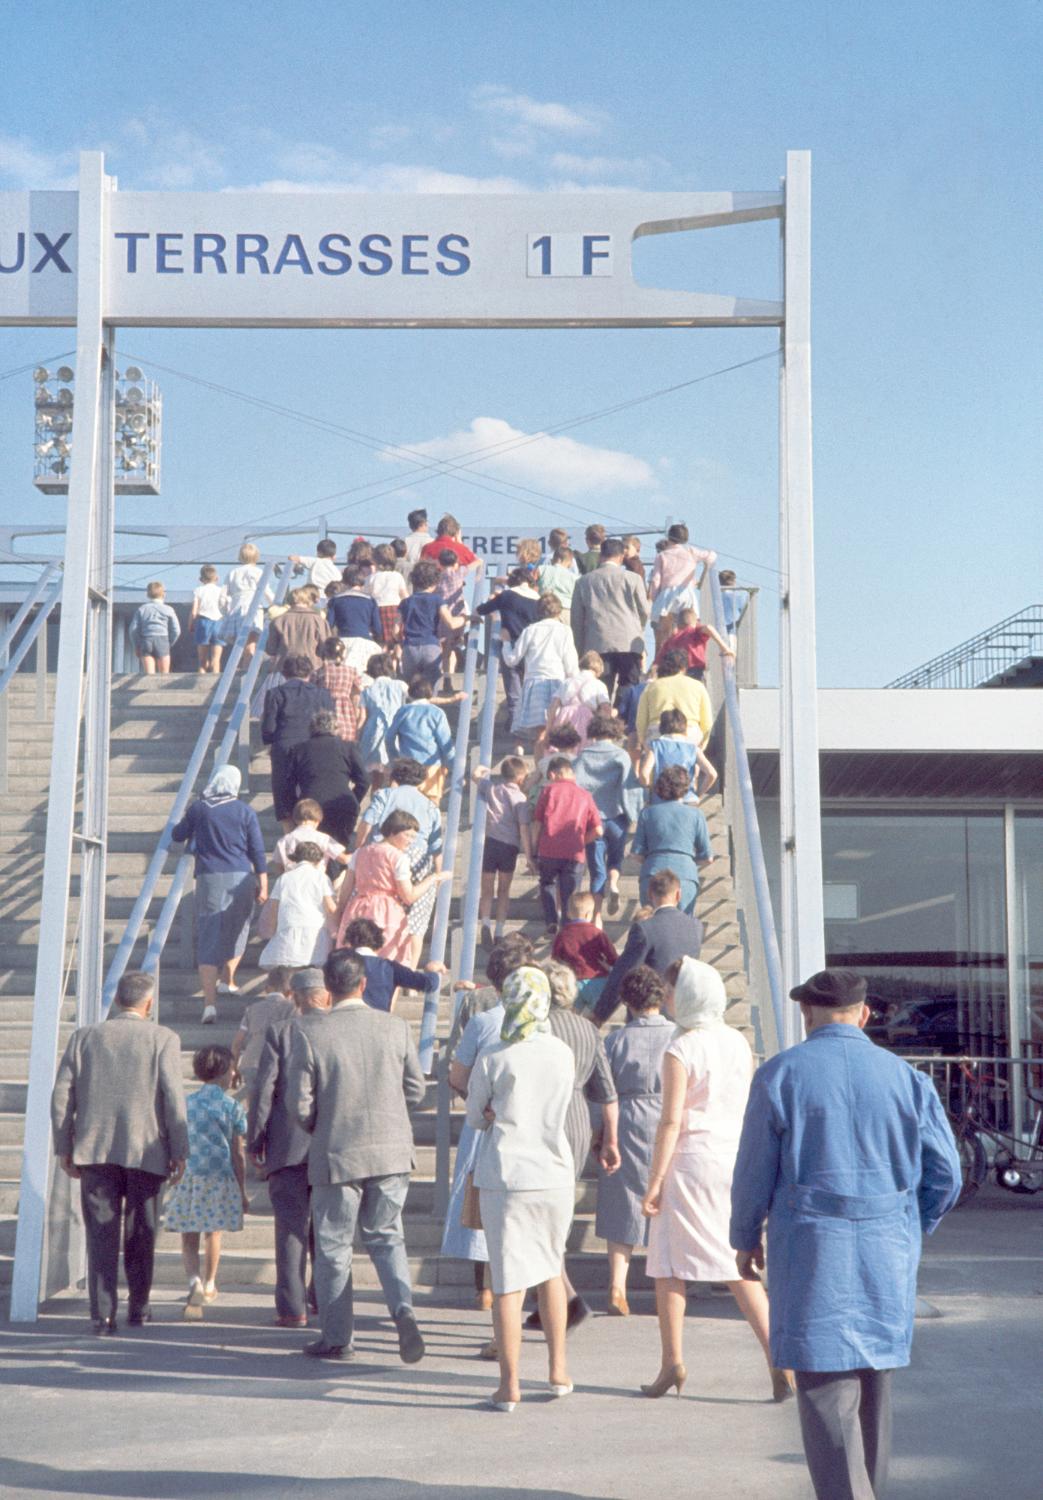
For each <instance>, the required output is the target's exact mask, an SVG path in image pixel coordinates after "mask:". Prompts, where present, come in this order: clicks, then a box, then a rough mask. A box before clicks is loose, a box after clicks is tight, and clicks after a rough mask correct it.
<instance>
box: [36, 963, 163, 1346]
mask: <svg viewBox="0 0 1043 1500" xmlns="http://www.w3.org/2000/svg"><path fill="white" fill-rule="evenodd" d="M154 991H155V980H154V979H153V977H152V975H151V974H124V976H123V978H122V979H121V980H120V982H119V987H118V988H117V990H116V1001H115V1005H114V1007H113V1010H112V1013H111V1015H110V1016H109V1017H108V1019H107V1020H105V1021H101V1022H99V1024H98V1025H96V1026H81V1027H80V1028H79V1030H77V1031H74V1032H73V1034H72V1036H71V1037H70V1038H69V1045H68V1046H67V1047H66V1049H65V1055H64V1057H63V1058H62V1060H61V1063H60V1064H59V1067H58V1076H57V1078H56V1079H55V1083H54V1092H53V1094H52V1095H51V1129H52V1132H53V1136H54V1152H55V1156H56V1157H57V1158H58V1160H59V1161H60V1163H61V1166H62V1168H63V1170H64V1171H65V1172H66V1173H68V1175H69V1176H70V1177H78V1178H79V1180H80V1198H81V1202H82V1204H83V1220H84V1225H85V1228H86V1232H87V1290H88V1294H89V1296H90V1305H91V1319H92V1320H93V1323H94V1331H95V1333H101V1334H111V1333H115V1332H116V1308H117V1305H118V1300H119V1291H118V1275H119V1250H120V1222H121V1220H122V1224H123V1269H124V1272H125V1273H126V1277H127V1288H128V1291H129V1299H128V1302H129V1307H128V1317H127V1321H128V1323H129V1324H130V1325H132V1326H138V1325H140V1324H142V1323H147V1322H149V1321H150V1320H151V1313H150V1312H149V1305H148V1303H149V1295H150V1293H151V1291H152V1268H153V1262H154V1257H155V1247H156V1229H157V1227H158V1224H159V1205H160V1193H161V1192H162V1189H163V1184H164V1183H165V1182H166V1181H168V1180H169V1181H171V1182H177V1181H179V1180H180V1178H181V1175H182V1173H183V1172H184V1170H185V1162H186V1161H187V1159H188V1122H187V1120H186V1117H185V1095H184V1090H183V1088H182V1085H181V1041H180V1038H179V1037H178V1036H177V1034H176V1032H173V1031H170V1030H168V1028H167V1027H165V1026H153V1025H150V1024H149V1019H148V1018H149V1012H150V1011H151V1010H152V1000H153V994H154Z"/></svg>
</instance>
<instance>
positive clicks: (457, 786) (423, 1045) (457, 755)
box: [418, 578, 488, 1073]
mask: <svg viewBox="0 0 1043 1500" xmlns="http://www.w3.org/2000/svg"><path fill="white" fill-rule="evenodd" d="M487 588H488V585H487V583H486V580H485V579H484V578H480V579H476V580H473V582H472V585H471V599H470V607H471V609H472V610H474V608H475V607H476V606H477V605H479V604H481V602H482V600H483V599H484V598H485V595H486V592H487ZM480 628H481V622H480V620H479V618H478V617H477V616H473V617H472V623H471V626H470V629H469V631H468V634H467V655H466V656H465V658H464V684H463V691H464V699H463V702H462V703H461V704H460V717H459V719H458V720H457V724H456V740H455V743H454V747H453V768H452V779H451V781H450V787H449V805H448V807H447V809H446V819H445V841H444V845H443V852H442V869H443V870H448V871H450V872H452V871H453V870H454V869H455V866H456V846H457V842H458V840H459V834H460V816H461V813H462V811H463V799H464V788H465V787H466V785H467V777H468V774H469V768H468V755H469V748H470V741H471V710H472V707H473V705H474V684H475V674H476V671H477V667H478V635H479V630H480ZM452 900H453V882H452V881H451V880H447V881H445V883H444V884H443V885H442V886H441V888H440V889H439V892H438V897H437V900H436V901H435V919H434V924H433V926H432V928H431V962H433V963H444V962H445V950H446V944H447V942H448V939H449V908H450V906H451V904H452ZM440 994H441V991H440V990H435V992H434V994H432V995H428V996H427V997H426V999H425V1000H424V1013H423V1016H422V1017H421V1021H420V1044H419V1049H418V1050H419V1053H420V1066H421V1067H422V1068H423V1070H424V1072H425V1073H430V1072H431V1070H432V1068H433V1067H434V1058H435V1030H436V1028H437V1026H438V1003H439V998H440Z"/></svg>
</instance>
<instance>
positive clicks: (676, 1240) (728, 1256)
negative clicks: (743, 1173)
mask: <svg viewBox="0 0 1043 1500" xmlns="http://www.w3.org/2000/svg"><path fill="white" fill-rule="evenodd" d="M734 1167H735V1146H734V1144H731V1145H729V1146H724V1147H723V1148H722V1149H720V1150H717V1151H715V1150H714V1149H713V1148H710V1147H708V1148H707V1149H706V1150H705V1151H699V1152H694V1151H693V1152H689V1153H682V1154H680V1155H675V1156H674V1159H673V1161H671V1163H670V1165H669V1167H668V1168H667V1172H666V1177H665V1179H664V1181H663V1191H662V1194H661V1195H660V1199H659V1213H658V1214H657V1215H656V1217H655V1218H654V1219H653V1220H652V1221H651V1228H650V1230H649V1235H648V1259H647V1260H646V1262H645V1272H646V1274H647V1275H649V1276H651V1277H652V1278H653V1280H655V1279H656V1278H659V1277H668V1276H669V1277H676V1278H677V1280H678V1281H737V1280H738V1279H739V1272H738V1270H737V1268H736V1264H735V1251H734V1250H733V1249H732V1247H731V1245H730V1243H729V1239H728V1235H729V1220H730V1218H731V1202H732V1174H733V1171H734Z"/></svg>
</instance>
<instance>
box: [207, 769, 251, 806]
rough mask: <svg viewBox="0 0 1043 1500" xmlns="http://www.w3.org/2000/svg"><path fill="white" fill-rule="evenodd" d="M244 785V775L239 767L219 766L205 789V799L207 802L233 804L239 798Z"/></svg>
mask: <svg viewBox="0 0 1043 1500" xmlns="http://www.w3.org/2000/svg"><path fill="white" fill-rule="evenodd" d="M242 783H243V777H242V773H241V772H240V770H239V769H238V767H237V766H218V768H217V770H216V771H215V772H214V774H213V775H212V776H211V778H210V780H209V781H208V782H207V784H206V786H205V787H204V788H203V799H204V801H206V802H232V801H234V800H235V798H236V797H238V795H239V788H240V787H241V786H242Z"/></svg>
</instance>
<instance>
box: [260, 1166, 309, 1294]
mask: <svg viewBox="0 0 1043 1500" xmlns="http://www.w3.org/2000/svg"><path fill="white" fill-rule="evenodd" d="M268 1197H269V1198H270V1199H271V1204H272V1215H273V1217H274V1219H275V1310H276V1312H277V1313H278V1314H279V1316H280V1318H301V1317H304V1316H305V1315H306V1314H307V1311H308V1303H307V1296H308V1293H307V1275H308V1240H309V1238H310V1234H309V1231H310V1228H311V1189H310V1188H309V1187H308V1163H307V1162H306V1161H303V1162H301V1164H300V1165H299V1166H295V1167H280V1169H279V1170H278V1171H277V1172H272V1173H271V1175H270V1176H269V1178H268Z"/></svg>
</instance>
